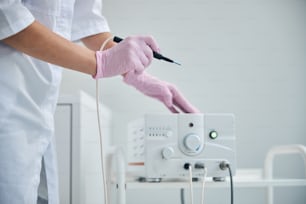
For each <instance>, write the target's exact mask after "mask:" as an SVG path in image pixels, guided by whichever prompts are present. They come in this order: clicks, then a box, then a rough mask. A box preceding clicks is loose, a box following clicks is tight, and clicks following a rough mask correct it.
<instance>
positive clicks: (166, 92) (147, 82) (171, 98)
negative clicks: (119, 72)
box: [123, 71, 200, 113]
mask: <svg viewBox="0 0 306 204" xmlns="http://www.w3.org/2000/svg"><path fill="white" fill-rule="evenodd" d="M123 80H124V82H125V83H127V84H129V85H131V86H133V87H135V88H136V89H137V90H139V91H140V92H142V93H143V94H145V95H147V96H150V97H153V98H155V99H158V100H159V101H161V102H162V103H164V104H165V105H166V107H167V108H168V109H169V110H170V111H171V112H173V113H179V111H178V110H177V108H179V109H180V110H181V111H183V112H184V113H199V112H200V111H199V110H198V109H196V108H195V107H194V106H192V105H191V104H190V103H189V102H188V101H187V100H186V99H185V97H184V96H183V95H182V93H181V92H180V91H179V90H178V89H177V88H176V87H175V86H174V85H172V84H170V83H168V82H165V81H161V80H159V79H157V78H155V77H153V76H151V75H149V74H147V73H146V72H142V73H141V74H137V73H135V72H134V71H129V72H128V73H126V74H125V76H124V79H123ZM176 107H177V108H176Z"/></svg>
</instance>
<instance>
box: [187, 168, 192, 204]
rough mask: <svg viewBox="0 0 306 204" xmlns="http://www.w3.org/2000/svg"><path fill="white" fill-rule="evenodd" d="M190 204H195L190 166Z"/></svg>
mask: <svg viewBox="0 0 306 204" xmlns="http://www.w3.org/2000/svg"><path fill="white" fill-rule="evenodd" d="M188 169H189V184H190V202H191V204H193V185H192V167H191V165H189V167H188Z"/></svg>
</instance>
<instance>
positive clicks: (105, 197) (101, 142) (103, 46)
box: [96, 37, 113, 204]
mask: <svg viewBox="0 0 306 204" xmlns="http://www.w3.org/2000/svg"><path fill="white" fill-rule="evenodd" d="M112 38H113V37H110V38H108V39H107V40H105V41H104V42H103V44H102V46H101V48H100V51H103V50H104V48H105V45H106V44H107V43H108V42H109V41H110V40H111V39H112ZM99 99H100V97H99V79H96V106H97V117H98V128H99V139H100V141H99V142H100V156H101V160H100V162H101V171H102V179H103V188H104V189H103V190H104V203H105V204H108V192H107V182H106V176H105V167H104V163H105V162H104V146H103V138H102V128H101V122H100V121H101V119H100V105H99Z"/></svg>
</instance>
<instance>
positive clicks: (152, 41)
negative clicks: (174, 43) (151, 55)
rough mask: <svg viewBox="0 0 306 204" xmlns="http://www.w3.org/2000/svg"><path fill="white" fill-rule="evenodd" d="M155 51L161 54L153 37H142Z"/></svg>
mask: <svg viewBox="0 0 306 204" xmlns="http://www.w3.org/2000/svg"><path fill="white" fill-rule="evenodd" d="M140 38H141V39H142V40H143V41H144V42H145V43H146V44H147V45H148V46H149V47H150V48H151V49H152V50H153V51H155V52H160V49H159V47H158V45H157V43H156V41H155V39H154V38H153V37H152V36H142V37H140Z"/></svg>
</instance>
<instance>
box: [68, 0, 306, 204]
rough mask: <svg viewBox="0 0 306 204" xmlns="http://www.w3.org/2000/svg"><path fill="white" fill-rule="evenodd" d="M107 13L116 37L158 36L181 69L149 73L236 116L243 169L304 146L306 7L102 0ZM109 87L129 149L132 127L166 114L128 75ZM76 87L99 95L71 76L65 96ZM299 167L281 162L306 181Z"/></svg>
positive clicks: (118, 132)
mask: <svg viewBox="0 0 306 204" xmlns="http://www.w3.org/2000/svg"><path fill="white" fill-rule="evenodd" d="M104 15H105V16H106V17H107V18H108V20H109V23H110V26H111V29H112V32H113V33H114V34H116V35H119V36H122V37H126V36H128V35H134V34H150V35H153V36H154V37H155V38H156V40H157V42H158V43H159V45H160V48H161V50H162V53H164V54H165V55H166V56H169V57H171V58H173V59H175V60H177V61H179V62H181V63H182V65H183V66H182V67H178V66H176V65H172V64H169V63H165V62H160V61H154V62H153V64H152V66H151V67H150V68H149V70H148V71H149V72H150V73H152V74H154V75H156V76H158V77H160V78H161V79H164V80H167V81H169V82H172V83H174V84H176V85H177V86H178V87H179V88H180V90H181V91H182V92H183V93H184V94H185V96H186V97H187V98H188V99H189V100H190V101H191V102H192V103H193V104H194V105H195V106H197V107H198V108H199V109H200V110H202V111H203V112H229V113H234V114H235V115H236V122H237V124H236V128H237V132H236V133H237V152H238V158H237V159H238V167H239V168H259V167H260V168H261V167H262V166H263V159H264V156H265V154H266V152H267V151H268V149H269V148H271V147H272V146H274V145H280V144H292V143H302V144H304V145H306V126H305V124H306V88H305V87H306V58H305V56H306V1H305V0H189V1H183V0H155V1H144V0H142V1H141V0H104ZM101 81H102V82H101V83H102V95H103V96H102V97H103V102H104V103H105V104H106V105H107V106H108V107H110V108H112V110H113V111H114V112H113V119H114V121H115V124H114V130H113V132H114V140H113V141H114V142H115V143H122V142H124V141H125V136H126V129H125V126H126V124H127V122H128V121H130V120H132V119H135V118H138V117H139V116H141V115H142V114H144V113H147V112H156V111H158V112H167V110H166V109H165V108H164V107H163V105H162V104H160V103H159V102H157V101H154V100H152V99H149V98H147V97H144V96H143V95H141V94H139V93H138V92H136V91H135V90H134V89H133V88H130V87H128V86H126V85H125V84H123V83H122V81H121V79H120V77H117V78H112V79H103V80H101ZM78 89H83V90H85V91H87V92H89V93H90V94H92V95H95V94H94V92H95V82H94V81H93V80H92V79H91V78H90V77H88V76H85V75H82V74H79V73H74V72H72V71H64V75H63V83H62V93H74V92H76V90H78ZM289 160H290V163H288V162H287V161H289ZM283 161H285V162H286V163H285V165H283ZM300 161H302V160H300V159H299V158H298V159H295V158H293V157H292V158H291V157H290V158H289V157H288V158H286V160H279V161H278V163H277V164H278V166H280V167H284V168H283V169H284V170H283V171H281V172H280V173H279V175H283V174H286V175H289V176H291V177H302V176H303V174H302V173H303V172H302V171H301V170H299V167H302V165H300V166H299V164H298V163H299V162H300ZM291 164H292V165H296V167H294V168H293V167H292V168H291V166H290V165H291ZM287 171H289V172H292V173H283V172H287ZM303 191H304V192H305V188H304V190H303ZM296 194H297V195H296ZM291 196H292V197H298V198H297V199H296V202H292V200H290V203H300V202H301V201H302V200H304V201H305V200H306V197H305V195H304V196H303V195H302V194H301V191H299V190H296V193H293V194H292V195H291ZM277 198H278V199H279V200H282V199H284V200H285V198H282V196H281V193H279V196H278V197H277ZM287 203H288V202H287Z"/></svg>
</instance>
